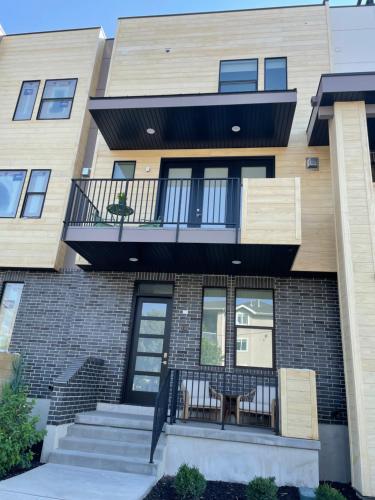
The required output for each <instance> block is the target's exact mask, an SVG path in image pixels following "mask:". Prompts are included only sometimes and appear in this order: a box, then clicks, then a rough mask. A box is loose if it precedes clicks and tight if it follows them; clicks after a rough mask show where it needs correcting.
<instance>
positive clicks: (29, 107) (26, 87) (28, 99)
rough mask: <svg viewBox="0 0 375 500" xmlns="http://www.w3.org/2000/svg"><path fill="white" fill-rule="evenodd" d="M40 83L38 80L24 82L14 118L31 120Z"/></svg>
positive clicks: (16, 119)
mask: <svg viewBox="0 0 375 500" xmlns="http://www.w3.org/2000/svg"><path fill="white" fill-rule="evenodd" d="M39 83H40V82H39V81H38V80H35V81H32V82H22V86H21V91H20V94H19V96H18V100H17V105H16V110H15V112H14V115H13V120H15V121H18V120H31V117H32V114H33V110H34V104H35V100H36V96H37V93H38V89H39Z"/></svg>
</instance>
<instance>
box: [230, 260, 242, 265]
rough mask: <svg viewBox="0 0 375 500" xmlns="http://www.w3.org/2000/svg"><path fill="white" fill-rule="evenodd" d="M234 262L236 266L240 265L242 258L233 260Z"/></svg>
mask: <svg viewBox="0 0 375 500" xmlns="http://www.w3.org/2000/svg"><path fill="white" fill-rule="evenodd" d="M232 264H234V265H235V266H239V265H240V264H242V260H232Z"/></svg>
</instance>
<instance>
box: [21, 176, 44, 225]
mask: <svg viewBox="0 0 375 500" xmlns="http://www.w3.org/2000/svg"><path fill="white" fill-rule="evenodd" d="M49 176H50V171H49V170H32V171H31V174H30V179H29V184H28V186H27V191H26V195H25V200H24V202H23V207H22V213H21V217H27V218H38V217H40V216H41V215H42V210H43V205H44V200H45V197H46V192H47V186H48V181H49Z"/></svg>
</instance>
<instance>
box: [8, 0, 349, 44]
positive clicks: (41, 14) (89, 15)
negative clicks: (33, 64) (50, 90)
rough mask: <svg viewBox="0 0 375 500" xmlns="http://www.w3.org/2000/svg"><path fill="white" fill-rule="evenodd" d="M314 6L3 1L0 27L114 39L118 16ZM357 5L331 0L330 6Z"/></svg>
mask: <svg viewBox="0 0 375 500" xmlns="http://www.w3.org/2000/svg"><path fill="white" fill-rule="evenodd" d="M311 3H321V0H63V1H57V0H52V1H51V0H0V25H2V26H3V28H4V30H5V32H6V33H8V34H10V33H24V32H32V31H48V30H58V29H70V28H86V27H91V26H102V27H103V28H104V31H105V33H106V35H107V36H108V37H113V36H114V35H115V29H116V20H117V18H118V17H126V16H145V15H153V14H176V13H181V12H207V11H214V10H233V9H251V8H259V7H280V6H285V5H306V4H311ZM356 3H357V0H330V5H331V6H336V5H356Z"/></svg>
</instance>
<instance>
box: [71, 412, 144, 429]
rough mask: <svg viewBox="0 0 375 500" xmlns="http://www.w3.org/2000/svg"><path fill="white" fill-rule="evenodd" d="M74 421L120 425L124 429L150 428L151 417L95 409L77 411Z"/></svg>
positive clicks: (107, 425)
mask: <svg viewBox="0 0 375 500" xmlns="http://www.w3.org/2000/svg"><path fill="white" fill-rule="evenodd" d="M75 422H76V423H77V424H86V425H97V426H105V427H122V428H124V429H138V430H152V425H153V417H152V416H150V415H136V414H130V413H115V412H111V411H98V410H95V411H89V412H86V413H78V415H76V419H75Z"/></svg>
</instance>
